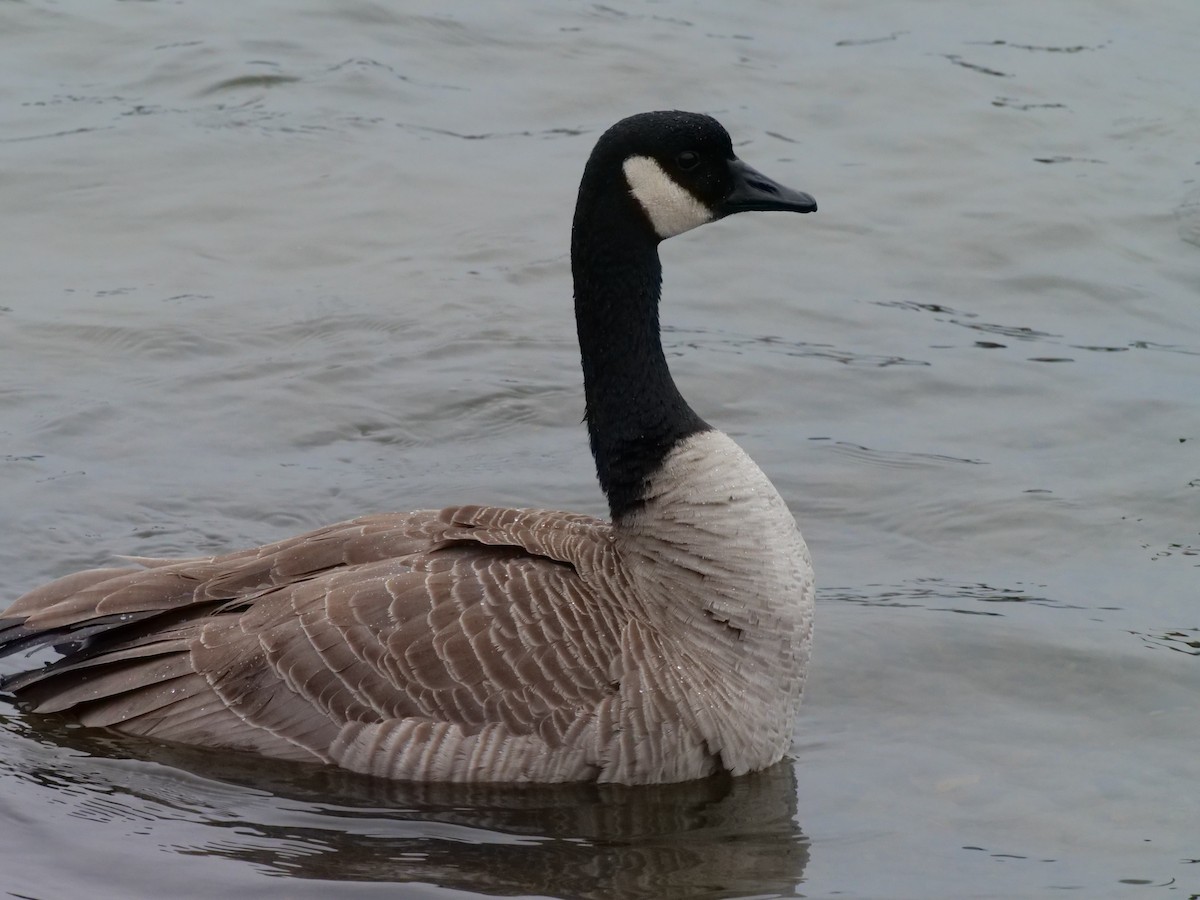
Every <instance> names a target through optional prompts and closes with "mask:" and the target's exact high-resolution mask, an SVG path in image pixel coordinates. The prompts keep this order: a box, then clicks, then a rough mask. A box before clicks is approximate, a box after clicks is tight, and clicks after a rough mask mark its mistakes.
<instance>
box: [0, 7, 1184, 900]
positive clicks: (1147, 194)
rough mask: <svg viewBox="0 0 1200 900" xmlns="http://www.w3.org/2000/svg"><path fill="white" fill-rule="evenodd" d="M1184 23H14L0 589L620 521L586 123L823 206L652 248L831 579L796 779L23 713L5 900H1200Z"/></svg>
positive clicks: (687, 389)
mask: <svg viewBox="0 0 1200 900" xmlns="http://www.w3.org/2000/svg"><path fill="white" fill-rule="evenodd" d="M401 10H402V11H401ZM1198 42H1200V15H1198V14H1197V10H1196V8H1195V6H1194V4H1193V3H1191V2H1190V0H1152V2H1146V3H1141V4H1127V3H1120V2H1115V0H1110V2H1101V3H1097V2H1091V0H1089V2H1084V0H1068V2H1063V3H1059V4H1055V5H1054V6H1053V7H1048V6H1046V5H1045V4H1040V3H1039V4H1035V3H1033V2H1031V0H1017V2H1013V3H1008V4H1003V5H999V4H987V3H959V4H955V5H954V7H953V14H950V10H949V8H948V7H947V6H946V5H945V4H940V3H934V2H905V3H882V4H880V3H870V4H868V3H865V2H858V0H852V2H838V3H829V2H827V3H812V4H795V5H780V4H772V3H765V2H762V3H739V4H735V5H730V4H720V3H713V2H699V0H697V2H691V3H684V2H682V0H664V2H659V3H649V2H644V3H637V2H628V3H625V2H614V3H609V4H604V5H581V4H571V3H566V2H561V0H559V2H551V0H545V2H541V3H534V4H522V5H521V6H519V7H516V6H509V5H507V4H490V5H487V6H483V5H480V4H476V5H474V6H472V7H470V8H469V9H468V8H467V7H465V6H463V7H449V8H447V7H446V6H445V5H444V4H436V3H424V4H422V3H406V4H404V5H403V7H401V6H400V5H399V4H395V5H388V4H382V3H366V2H349V0H347V2H338V3H329V2H326V3H317V2H309V3H305V4H284V3H269V2H262V3H258V4H243V3H233V2H229V0H226V2H206V3H174V4H166V3H154V2H147V3H111V4H102V3H88V2H83V0H64V2H58V3H53V4H52V3H33V2H29V3H16V2H11V3H6V4H3V5H2V6H0V48H2V52H0V85H3V88H2V89H0V211H2V212H0V247H2V248H3V251H2V252H3V260H4V271H5V281H4V288H3V293H2V294H0V346H3V348H4V350H3V353H2V354H0V440H2V442H3V444H2V446H0V533H2V534H3V535H4V541H3V544H2V545H0V596H5V597H13V596H16V595H17V594H18V593H20V592H21V591H23V590H24V589H26V588H28V587H31V586H33V585H35V584H38V583H40V582H42V581H44V580H46V579H49V578H51V577H54V576H56V575H60V574H64V573H66V572H68V571H71V570H74V569H77V568H80V567H83V566H87V565H96V564H102V563H105V562H108V561H110V560H111V558H112V555H113V554H118V553H132V554H146V555H160V554H181V553H197V552H199V553H209V552H217V551H221V550H227V549H233V548H236V547H240V546H246V545H251V544H256V543H261V542H264V541H267V540H271V539H274V538H278V537H281V536H284V535H287V534H290V533H293V532H295V531H298V530H301V529H304V528H308V527H313V526H316V525H319V524H322V523H327V522H332V521H336V520H338V519H342V518H348V517H351V516H353V515H356V514H359V513H362V512H367V511H373V510H383V509H406V508H416V507H421V506H437V505H444V504H449V503H454V502H460V501H485V502H498V503H513V504H519V505H543V506H554V507H562V508H568V509H575V510H579V511H583V512H591V513H601V512H602V511H603V505H602V502H601V498H600V495H599V492H598V490H597V489H596V487H595V484H594V478H593V474H592V471H591V467H590V461H589V459H588V457H587V454H586V449H585V440H584V436H583V432H582V428H581V427H580V425H579V424H578V422H579V417H580V413H581V411H582V396H581V389H580V385H579V370H578V361H577V356H576V350H575V345H574V335H573V322H572V315H571V309H570V299H569V297H570V282H569V271H568V260H567V255H566V247H567V233H568V228H569V222H570V215H571V209H572V204H573V199H574V190H575V187H576V184H577V182H578V176H579V172H580V168H581V166H582V162H583V160H584V158H585V157H586V155H587V153H588V151H589V150H590V147H591V144H592V143H593V141H594V140H595V138H596V136H597V135H598V134H599V132H600V131H601V130H603V128H604V127H606V126H607V125H608V124H610V123H611V122H612V121H615V120H616V119H617V118H619V117H621V116H623V115H626V114H628V113H631V112H635V111H639V110H642V109H649V108H661V107H671V106H677V107H681V108H690V109H702V110H706V111H709V112H712V113H714V114H716V115H717V116H718V117H719V118H720V119H721V120H722V122H724V124H726V125H727V126H728V127H729V128H730V130H731V132H732V133H733V135H734V138H735V142H736V143H737V144H738V145H739V152H740V153H741V154H742V155H743V156H744V158H746V159H747V160H748V161H749V162H751V163H752V164H753V165H756V166H758V167H759V168H761V169H762V170H763V171H765V172H767V173H768V174H770V175H772V176H774V177H776V178H778V179H780V180H781V181H783V182H785V183H788V184H791V185H793V186H795V187H797V188H800V189H803V190H807V191H810V192H811V193H813V194H814V196H816V197H817V199H818V201H819V202H820V205H821V211H820V212H819V213H818V214H817V215H815V216H810V217H806V218H803V219H801V218H798V217H783V216H770V215H760V216H757V217H754V216H742V217H738V218H737V219H735V220H733V221H729V222H723V223H719V224H717V225H714V226H710V227H707V228H704V229H701V230H700V231H698V232H696V233H694V234H689V235H687V236H685V237H682V238H679V239H676V240H674V241H671V242H669V243H668V244H666V245H665V246H664V265H665V269H666V301H665V306H664V321H665V323H666V324H667V327H668V332H667V335H666V340H667V346H668V352H669V353H670V354H671V356H672V358H673V366H674V368H675V371H676V375H677V379H678V381H679V382H680V385H681V387H682V389H683V390H684V393H685V394H686V395H687V396H689V397H691V398H693V401H694V404H695V405H696V407H697V408H698V409H699V410H700V412H701V413H702V414H703V415H704V416H705V417H706V418H708V419H709V420H710V421H712V422H714V423H717V424H719V425H720V426H722V427H723V428H725V429H726V430H727V431H729V432H730V433H732V434H733V435H734V436H735V437H737V439H738V440H739V441H740V442H741V443H742V444H743V445H744V446H745V447H746V448H747V449H748V450H749V451H750V452H751V454H752V455H753V456H754V457H755V458H756V459H757V460H758V461H759V462H760V464H761V465H762V466H763V468H764V469H765V470H766V471H767V472H768V473H769V474H770V475H771V476H772V478H773V479H774V480H775V482H776V484H777V485H778V486H779V488H780V490H781V491H782V493H783V494H784V496H785V498H786V499H787V500H788V502H789V503H790V505H791V507H792V509H793V511H794V512H795V513H796V514H797V517H798V518H799V520H800V522H801V525H802V527H803V529H804V531H805V534H806V537H807V539H808V542H809V544H810V547H811V548H812V551H813V556H814V559H815V562H816V566H817V573H818V579H819V585H820V592H819V599H818V614H819V619H818V634H817V644H816V651H815V658H814V663H813V670H812V676H811V679H810V689H809V696H808V699H807V701H806V707H805V712H804V715H803V717H802V722H801V727H800V730H799V731H798V733H797V735H796V745H795V750H794V761H791V762H786V763H784V764H783V765H781V766H780V767H777V768H776V769H774V770H772V771H771V772H767V773H763V774H761V775H759V776H756V777H754V778H750V779H744V780H737V781H721V780H716V781H713V782H708V783H704V784H698V785H687V786H679V787H673V788H669V789H663V790H658V791H622V790H614V791H602V790H597V789H595V788H591V789H582V788H571V789H558V790H535V791H528V792H502V791H498V792H479V791H474V792H472V791H466V792H462V791H460V792H455V791H449V790H445V789H441V790H439V789H421V788H412V787H408V788H405V787H401V786H393V785H380V784H377V783H374V782H371V781H369V780H364V779H357V778H352V777H349V776H343V775H340V774H337V773H329V772H323V771H313V770H312V769H309V768H305V767H286V766H279V765H277V764H274V763H271V764H266V765H264V764H262V763H261V762H258V761H255V760H244V759H230V758H224V757H222V758H214V756H213V755H212V754H204V753H195V752H192V751H188V750H179V749H172V748H162V747H154V746H148V745H145V744H139V743H137V742H131V741H122V740H115V739H112V738H110V737H106V736H102V735H101V736H97V735H91V734H86V733H84V732H81V731H80V730H79V729H72V728H70V727H69V726H68V725H67V724H65V723H59V722H47V721H44V720H35V719H33V718H31V717H28V716H24V715H22V714H20V713H19V712H17V711H16V710H13V709H12V708H11V707H9V706H0V835H2V836H3V841H4V846H5V851H6V852H5V865H4V872H3V875H0V887H3V888H4V889H5V890H6V891H7V892H8V893H9V894H10V895H13V896H30V897H66V896H79V895H83V894H85V893H86V894H87V895H89V896H113V897H118V896H120V897H131V896H146V897H150V896H161V895H163V894H165V893H168V892H169V893H170V894H172V895H175V896H180V897H191V896H196V897H202V896H213V895H215V894H219V893H221V892H225V893H227V894H229V895H231V896H240V895H246V894H249V893H251V892H253V894H254V895H255V896H279V897H297V896H314V897H316V896H322V897H323V896H329V895H330V893H331V892H332V893H336V894H337V895H338V896H357V895H359V894H368V893H372V892H376V893H386V894H388V895H389V896H395V895H397V894H399V895H401V896H419V897H461V896H477V895H488V894H505V895H536V896H561V897H654V898H658V897H670V896H680V897H742V896H778V895H783V896H788V895H793V894H799V895H804V896H810V897H826V896H833V895H837V896H845V897H872V898H884V897H914V898H915V897H920V898H934V897H946V898H963V897H1018V896H1030V897H1037V896H1046V895H1050V894H1052V893H1055V894H1056V893H1057V892H1058V891H1060V890H1073V891H1075V893H1076V895H1077V896H1087V897H1108V896H1113V897H1128V896H1157V895H1164V896H1165V895H1166V894H1164V892H1167V891H1169V892H1173V894H1171V895H1172V896H1177V897H1188V896H1192V895H1195V894H1197V893H1200V862H1197V860H1198V859H1200V837H1198V835H1200V793H1198V792H1197V790H1196V786H1197V783H1198V781H1200V761H1198V758H1200V753H1198V752H1197V748H1198V747H1200V613H1198V612H1197V602H1196V601H1197V596H1198V594H1200V590H1198V586H1200V414H1198V412H1197V405H1198V404H1197V398H1198V397H1200V314H1198V312H1197V303H1196V298H1197V295H1198V291H1200V199H1198V198H1200V186H1198V179H1200V149H1198V148H1200V115H1198V114H1197V113H1198V108H1197V99H1196V96H1197V95H1196V91H1195V85H1196V84H1197V83H1200V63H1198V62H1197V61H1196V59H1197V57H1196V54H1195V49H1194V48H1195V46H1197V44H1198ZM2 602H6V601H2V600H0V603H2ZM18 664H19V661H17V662H14V661H11V660H8V661H5V662H4V664H3V665H4V666H5V668H4V671H11V670H12V669H13V668H15V667H16V666H17V665H18ZM334 882H336V883H337V884H336V885H335V884H332V883H334ZM398 885H399V886H400V887H397V886H398Z"/></svg>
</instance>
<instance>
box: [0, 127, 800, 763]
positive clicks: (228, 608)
mask: <svg viewBox="0 0 1200 900" xmlns="http://www.w3.org/2000/svg"><path fill="white" fill-rule="evenodd" d="M754 210H760V211H761V210H780V211H788V212H798V213H807V212H813V211H815V210H816V203H815V202H814V201H813V199H812V198H811V197H809V196H808V195H807V194H804V193H801V192H799V191H794V190H791V189H789V188H786V187H784V186H782V185H780V184H778V183H776V182H774V181H772V180H771V179H769V178H767V177H766V176H764V175H762V174H760V173H758V172H757V171H755V170H754V169H752V168H751V167H750V166H748V165H746V164H745V163H744V162H742V161H741V160H739V159H738V158H737V157H736V156H735V155H734V152H733V147H732V144H731V141H730V137H729V135H728V133H727V132H726V131H725V129H724V128H722V127H721V125H720V124H718V123H717V122H716V121H715V120H714V119H712V118H710V117H708V116H705V115H700V114H695V113H685V112H678V111H670V112H652V113H643V114H640V115H635V116H631V117H630V118H627V119H624V120H622V121H620V122H618V123H617V124H616V125H614V126H613V127H612V128H610V129H609V130H608V131H606V132H605V133H604V134H603V135H602V136H601V137H600V139H599V141H598V142H597V144H596V146H595V149H594V150H593V151H592V154H591V156H590V158H589V159H588V162H587V164H586V166H585V169H584V174H583V179H582V181H581V183H580V187H579V196H578V201H577V206H576V210H575V218H574V224H573V227H572V232H571V267H572V274H573V278H574V287H575V314H576V323H577V329H578V334H579V344H580V354H581V362H582V368H583V380H584V393H585V398H586V422H587V431H588V437H589V440H590V444H591V450H592V454H593V456H594V458H595V462H596V471H597V476H598V479H599V482H600V486H601V488H602V489H603V491H604V494H605V496H606V497H607V499H608V503H609V509H610V512H611V520H610V521H604V520H601V519H596V518H592V517H589V516H583V515H575V514H572V513H567V512H555V511H549V510H538V509H505V508H498V507H491V506H459V507H452V508H447V509H440V510H421V511H417V512H408V513H388V514H377V515H368V516H364V517H361V518H358V519H354V520H351V521H348V522H342V523H339V524H336V525H331V526H328V527H326V528H322V529H319V530H317V531H312V532H309V533H307V534H302V535H299V536H297V537H292V538H290V539H287V540H283V541H280V542H278V543H274V544H268V545H266V546H263V547H258V548H255V549H250V550H243V551H240V552H236V553H229V554H226V555H222V556H215V557H206V558H195V559H179V560H173V559H140V560H137V561H136V562H137V565H134V566H129V567H121V568H108V569H93V570H90V571H85V572H79V573H76V574H72V575H68V576H66V577H64V578H60V579H59V580H57V581H54V582H52V583H50V584H47V585H44V586H42V587H39V588H37V589H35V590H33V591H31V592H29V593H27V594H25V595H24V596H23V597H20V598H19V599H17V600H16V601H14V602H13V603H12V605H11V606H10V607H9V608H8V609H7V610H5V611H4V612H2V613H0V655H3V654H9V653H14V652H18V651H25V650H30V649H35V648H38V647H43V646H49V647H53V648H54V649H55V650H57V651H58V653H59V654H60V655H59V656H58V658H56V659H55V660H54V661H53V662H51V663H47V664H45V665H44V666H41V667H39V668H36V669H32V670H29V671H24V672H18V673H16V674H12V675H8V676H7V677H5V678H3V679H2V680H0V690H3V691H4V692H5V693H8V694H11V695H13V696H15V698H16V699H17V701H18V702H19V703H20V704H21V705H22V706H23V707H24V708H26V709H28V710H29V711H32V712H34V713H45V714H48V713H60V714H66V715H69V716H72V717H74V718H75V719H77V720H78V721H79V722H81V723H82V724H84V725H87V726H92V727H105V728H110V729H115V730H116V731H118V732H122V733H124V734H128V735H137V736H142V737H146V738H151V739H154V740H160V741H175V742H183V743H188V744H196V745H202V746H207V747H211V748H214V749H218V750H220V749H232V750H239V751H249V752H252V753H257V754H261V755H264V756H268V757H274V758H279V759H289V760H306V761H312V762H319V763H326V764H332V765H338V766H341V767H344V768H346V769H350V770H353V771H357V772H364V773H368V774H371V775H376V776H383V777H387V778H394V779H405V780H413V781H474V782H521V781H524V782H561V781H603V782H620V783H627V784H651V783H663V782H674V781H683V780H687V779H693V778H701V777H704V776H707V775H710V774H712V773H715V772H718V771H727V772H730V773H733V774H735V775H738V774H743V773H746V772H750V771H754V770H758V769H762V768H765V767H767V766H769V765H771V764H773V763H774V762H776V761H778V760H779V759H780V758H781V757H782V756H783V754H784V753H785V752H786V751H787V750H788V747H789V745H790V743H791V739H792V733H793V729H794V727H795V724H796V718H797V714H798V711H799V706H800V698H801V694H802V691H803V687H804V679H805V671H806V668H807V665H808V658H809V645H810V640H811V633H812V613H813V576H812V566H811V562H810V559H809V554H808V550H807V548H806V547H805V544H804V541H803V539H802V538H801V536H800V533H799V531H798V530H797V527H796V523H795V521H794V519H793V518H792V515H791V513H790V512H789V511H788V509H787V506H786V505H785V504H784V502H783V500H782V499H781V498H780V496H779V493H778V492H777V491H776V490H775V488H774V487H773V486H772V485H771V482H770V481H769V480H768V479H767V477H766V476H765V475H764V474H763V473H762V471H761V470H760V469H759V468H758V467H757V466H756V465H755V464H754V462H753V461H752V460H751V459H750V458H749V457H748V456H747V455H746V454H745V453H744V452H743V451H742V450H741V449H740V448H739V447H738V446H737V445H736V444H735V443H734V442H733V441H732V440H731V439H730V438H729V437H727V436H726V435H724V434H722V433H721V432H720V431H717V430H716V429H714V428H713V427H712V426H710V425H708V424H707V423H706V422H705V421H704V420H703V419H701V418H700V416H699V415H697V413H696V412H695V411H693V409H692V408H691V407H690V406H689V405H688V403H687V401H686V400H684V398H683V396H682V395H681V394H680V392H679V390H678V388H677V387H676V385H675V382H674V380H673V379H672V377H671V373H670V371H669V370H668V368H667V362H666V358H665V356H664V353H663V348H662V343H661V339H660V335H659V318H658V316H659V313H658V306H659V298H660V295H661V281H662V269H661V265H660V262H659V255H658V245H659V243H660V242H661V241H663V240H665V239H667V238H669V237H673V236H675V235H677V234H680V233H682V232H684V231H688V230H690V229H692V228H695V227H697V226H699V225H702V224H704V223H706V222H710V221H713V220H716V219H720V218H723V217H725V216H728V215H732V214H734V213H739V212H747V211H754ZM781 224H782V223H781ZM731 287H733V286H731Z"/></svg>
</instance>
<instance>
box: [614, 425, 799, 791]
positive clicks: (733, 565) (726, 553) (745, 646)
mask: <svg viewBox="0 0 1200 900" xmlns="http://www.w3.org/2000/svg"><path fill="white" fill-rule="evenodd" d="M617 543H618V549H619V551H620V553H621V556H622V558H623V562H624V564H625V565H626V567H627V568H628V571H629V572H630V573H631V574H632V576H633V579H634V581H635V585H636V587H635V590H636V591H637V593H638V594H640V595H641V596H643V597H646V598H647V599H648V601H649V602H647V604H646V605H647V609H646V617H647V618H648V619H650V620H651V621H654V622H655V624H656V625H658V627H660V628H661V629H662V631H663V633H665V634H668V635H671V636H672V640H673V642H674V644H675V645H676V646H677V647H679V652H680V655H681V658H684V659H686V660H687V665H688V666H689V667H690V668H687V669H685V670H686V671H688V672H689V677H691V678H692V679H693V681H694V684H693V685H692V687H693V690H692V692H691V696H692V697H693V698H694V704H695V705H694V709H693V712H694V714H695V715H696V716H697V719H698V720H699V721H700V723H701V726H702V728H703V729H704V731H705V732H706V737H707V740H708V741H709V742H710V744H711V746H713V747H714V748H717V749H719V750H720V752H721V755H722V760H723V763H724V765H725V766H726V767H728V768H729V769H730V770H732V771H734V772H735V773H739V772H745V771H750V770H753V769H758V768H762V767H763V766H765V765H769V764H770V763H772V762H774V761H775V760H777V759H778V758H779V757H780V756H782V755H783V753H785V752H786V751H787V748H788V746H789V745H790V743H791V737H792V728H793V727H794V724H795V720H796V717H797V715H798V713H799V707H800V697H801V693H802V691H803V687H804V675H805V670H806V668H807V665H808V657H809V646H810V642H811V635H812V615H813V595H814V591H813V571H812V562H811V559H810V557H809V554H808V548H807V547H806V546H805V544H804V540H803V538H802V537H801V536H800V532H799V530H798V529H797V527H796V522H795V519H794V518H793V517H792V514H791V512H789V510H788V508H787V505H786V504H785V503H784V502H783V498H782V497H780V496H779V492H778V491H776V490H775V487H774V485H772V484H771V482H770V481H769V480H768V479H767V477H766V475H764V474H763V472H762V470H761V469H759V467H758V466H757V465H755V463H754V461H753V460H752V459H750V457H749V456H748V455H747V454H746V453H745V451H743V450H742V449H741V448H740V447H739V446H738V445H737V444H736V443H734V442H733V440H731V439H730V438H729V437H728V436H727V435H724V434H722V433H721V432H718V431H707V432H702V433H700V434H697V435H694V436H692V437H690V438H688V439H687V440H685V441H683V442H682V443H681V444H680V445H679V446H678V447H676V448H675V449H674V450H673V451H672V452H671V454H670V455H668V456H667V458H666V460H665V461H664V463H663V466H662V468H661V469H660V470H659V472H658V473H657V475H656V476H655V477H654V478H653V479H652V481H651V485H650V492H649V496H648V497H647V499H646V503H645V506H644V507H643V508H642V509H641V510H639V511H638V512H637V513H635V514H633V515H631V516H630V517H628V518H627V519H626V520H625V521H623V522H622V523H621V525H620V527H619V529H618V532H617Z"/></svg>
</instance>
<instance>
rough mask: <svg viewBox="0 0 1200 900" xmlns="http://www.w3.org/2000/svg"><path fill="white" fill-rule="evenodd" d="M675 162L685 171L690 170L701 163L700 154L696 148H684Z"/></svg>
mask: <svg viewBox="0 0 1200 900" xmlns="http://www.w3.org/2000/svg"><path fill="white" fill-rule="evenodd" d="M675 164H676V165H677V166H679V168H681V169H683V171H685V172H689V171H691V170H692V169H694V168H696V166H698V165H700V154H699V153H697V152H696V151H695V150H684V151H683V152H682V153H680V154H679V155H678V156H677V157H675Z"/></svg>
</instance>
